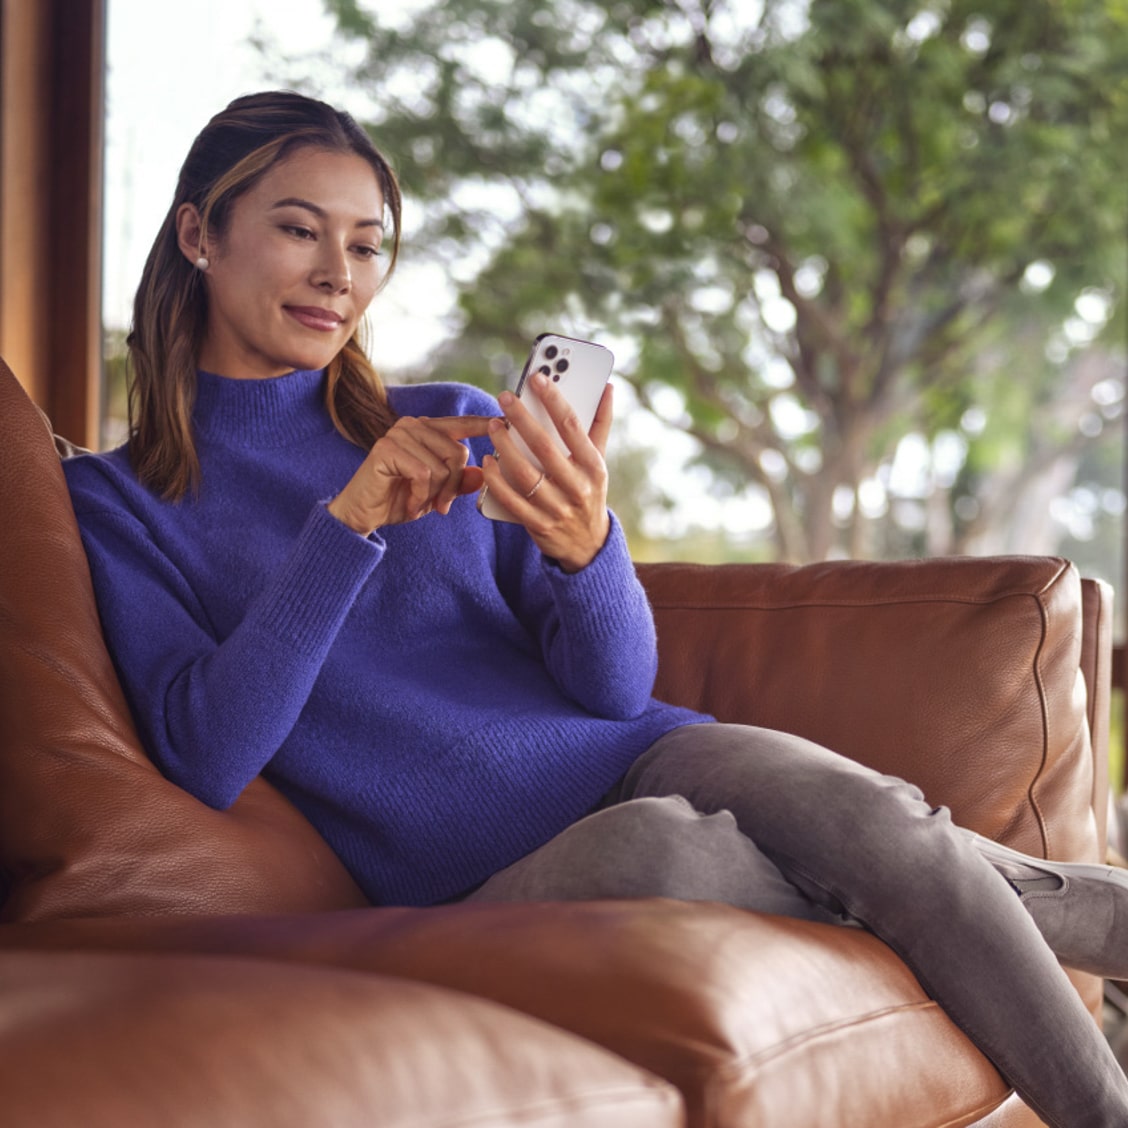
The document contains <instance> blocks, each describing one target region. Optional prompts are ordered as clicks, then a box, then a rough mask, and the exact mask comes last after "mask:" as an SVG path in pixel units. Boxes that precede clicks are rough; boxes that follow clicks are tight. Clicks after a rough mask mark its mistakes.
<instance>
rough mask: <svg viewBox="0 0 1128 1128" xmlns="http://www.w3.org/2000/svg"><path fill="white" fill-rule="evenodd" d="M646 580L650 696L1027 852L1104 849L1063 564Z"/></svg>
mask: <svg viewBox="0 0 1128 1128" xmlns="http://www.w3.org/2000/svg"><path fill="white" fill-rule="evenodd" d="M640 573H641V575H642V577H643V579H644V581H645V583H646V585H647V587H648V589H649V592H650V596H651V600H652V603H653V604H654V608H655V614H656V618H657V624H658V634H659V639H660V641H661V648H662V665H661V670H660V673H659V683H660V684H659V686H658V694H659V696H662V697H665V698H667V699H670V700H675V701H678V702H680V703H683V704H687V705H692V706H694V707H696V708H700V709H704V710H706V711H708V712H711V713H713V714H714V715H715V716H717V717H718V718H720V719H722V720H725V721H735V722H742V723H746V724H755V725H764V726H767V727H770V728H777V729H783V730H785V731H788V732H794V733H797V734H799V735H801V736H805V737H808V738H809V739H811V740H815V741H817V742H819V743H821V744H824V745H826V746H828V747H830V748H833V749H835V750H836V751H838V752H841V753H843V754H845V755H847V756H850V757H852V758H853V759H856V760H860V761H861V762H863V763H866V764H869V765H870V766H872V767H874V768H877V769H879V770H880V771H884V772H889V773H891V774H894V775H898V776H901V777H903V778H907V779H910V780H911V781H912V782H914V783H916V784H917V785H918V786H919V787H921V788H922V789H923V790H924V792H925V795H926V796H927V797H928V799H929V800H930V801H931V802H933V803H935V804H937V805H946V806H948V807H950V808H951V809H952V812H953V816H954V818H955V819H956V821H957V822H959V823H962V824H963V825H965V826H968V827H970V828H971V829H973V830H977V831H978V832H980V833H981V834H986V835H989V836H991V837H994V838H999V839H1002V840H1004V841H1007V842H1009V843H1010V844H1011V845H1013V846H1015V847H1016V848H1018V849H1021V850H1024V851H1026V852H1028V853H1031V854H1036V855H1039V856H1052V857H1059V858H1089V859H1095V858H1096V857H1097V856H1098V854H1097V842H1098V837H1097V835H1098V826H1099V823H1098V811H1097V810H1096V809H1095V805H1094V801H1093V785H1094V774H1093V773H1094V759H1093V752H1092V747H1091V744H1090V738H1089V729H1088V724H1087V694H1086V686H1085V681H1084V678H1083V677H1082V674H1081V670H1080V662H1081V658H1082V649H1081V648H1082V637H1081V635H1082V632H1081V622H1082V595H1081V582H1080V579H1079V577H1078V574H1077V571H1076V569H1075V568H1074V567H1073V566H1072V565H1071V564H1069V563H1068V562H1066V561H1064V560H1061V559H1056V558H1050V557H992V558H988V559H983V558H980V559H973V558H970V557H957V558H947V559H938V560H920V561H902V562H895V563H867V562H860V561H837V562H834V563H828V564H814V565H808V566H805V567H791V566H788V565H725V566H714V567H701V566H694V565H686V564H651V565H641V566H640ZM1106 602H1107V600H1106ZM1101 813H1103V811H1102V812H1101ZM859 817H864V813H862V812H859Z"/></svg>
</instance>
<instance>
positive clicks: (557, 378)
mask: <svg viewBox="0 0 1128 1128" xmlns="http://www.w3.org/2000/svg"><path fill="white" fill-rule="evenodd" d="M552 379H553V381H554V382H555V383H557V384H559V383H560V373H559V372H554V373H553V375H552Z"/></svg>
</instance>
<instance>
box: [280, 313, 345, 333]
mask: <svg viewBox="0 0 1128 1128" xmlns="http://www.w3.org/2000/svg"><path fill="white" fill-rule="evenodd" d="M282 308H283V309H284V310H285V311H286V312H287V313H288V314H289V315H290V316H291V317H292V318H293V319H294V320H295V321H297V322H298V323H299V324H301V325H304V326H305V327H306V328H307V329H316V330H317V331H318V332H320V333H331V332H333V330H334V329H339V328H340V326H341V322H342V321H344V318H343V317H342V316H341V315H340V314H339V313H334V312H333V310H331V309H322V308H321V307H320V306H283V307H282Z"/></svg>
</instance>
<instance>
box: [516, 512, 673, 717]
mask: <svg viewBox="0 0 1128 1128" xmlns="http://www.w3.org/2000/svg"><path fill="white" fill-rule="evenodd" d="M498 539H499V556H500V557H501V558H502V564H501V568H500V575H501V577H502V583H503V590H504V588H506V587H507V588H508V591H507V592H506V596H507V598H508V599H509V601H510V605H511V606H512V607H513V608H514V611H515V613H516V614H517V615H518V617H519V618H520V619H521V620H522V621H523V622H524V624H525V626H526V629H527V630H529V631H530V632H531V633H532V634H533V635H534V636H535V637H536V638H537V639H538V641H539V643H540V647H541V652H542V654H543V656H544V661H545V664H546V665H547V667H548V669H549V672H550V673H551V674H552V676H553V678H554V679H555V680H556V683H557V684H558V685H559V686H560V688H561V689H562V690H563V691H564V692H565V693H566V694H567V695H568V696H569V697H571V698H572V699H573V700H574V701H576V702H577V703H578V704H580V705H582V706H583V707H584V708H585V709H587V710H588V711H589V712H591V713H594V714H596V715H597V716H600V717H606V718H608V719H611V720H629V719H630V718H632V717H636V716H638V715H639V714H640V713H641V712H642V711H643V710H644V709H645V708H646V707H647V706H648V705H649V703H650V700H651V693H652V691H653V688H654V679H655V676H656V675H657V672H658V646H657V638H656V635H655V631H654V616H653V614H652V612H651V609H650V604H649V601H648V600H647V598H646V593H645V591H644V590H643V587H642V584H641V583H640V582H639V580H638V577H637V575H636V573H635V569H634V564H633V562H632V561H631V557H630V551H629V549H628V547H627V540H626V537H625V536H624V534H623V530H622V526H621V525H620V524H619V522H618V520H617V518H616V517H615V516H614V514H612V515H611V529H610V532H609V533H608V536H607V540H606V542H605V543H604V545H603V547H602V548H601V549H600V550H599V552H598V554H597V555H596V557H595V559H594V560H592V561H591V563H590V564H588V565H587V567H585V568H583V569H581V570H580V571H579V572H574V573H567V572H564V571H563V570H562V569H561V568H560V567H559V566H558V565H557V564H556V563H555V562H554V561H552V560H549V559H548V558H547V557H545V556H543V555H542V554H541V553H540V552H539V551H538V550H537V548H536V546H535V545H534V544H533V542H532V540H531V539H530V538H529V536H528V534H527V533H526V532H525V530H524V529H522V528H520V527H519V526H514V525H499V528H498ZM506 557H508V561H506Z"/></svg>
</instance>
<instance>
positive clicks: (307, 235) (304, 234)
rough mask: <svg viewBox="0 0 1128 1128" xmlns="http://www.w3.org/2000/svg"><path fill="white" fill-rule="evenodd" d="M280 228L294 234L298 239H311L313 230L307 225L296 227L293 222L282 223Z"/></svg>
mask: <svg viewBox="0 0 1128 1128" xmlns="http://www.w3.org/2000/svg"><path fill="white" fill-rule="evenodd" d="M282 230H283V231H285V232H286V233H287V234H288V235H296V236H297V237H298V238H299V239H312V238H313V232H312V231H310V229H309V228H308V227H298V226H296V225H294V224H284V225H283V227H282Z"/></svg>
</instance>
